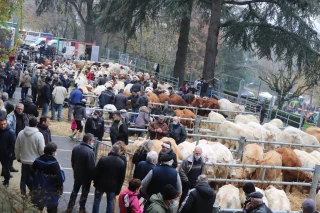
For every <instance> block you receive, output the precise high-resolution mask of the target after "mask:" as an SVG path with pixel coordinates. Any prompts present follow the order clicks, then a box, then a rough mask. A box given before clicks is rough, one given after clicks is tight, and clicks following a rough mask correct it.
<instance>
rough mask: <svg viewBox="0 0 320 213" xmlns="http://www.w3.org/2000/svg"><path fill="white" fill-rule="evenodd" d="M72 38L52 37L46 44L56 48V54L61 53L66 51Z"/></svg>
mask: <svg viewBox="0 0 320 213" xmlns="http://www.w3.org/2000/svg"><path fill="white" fill-rule="evenodd" d="M72 41H73V40H72V39H65V38H53V39H52V40H51V41H49V42H48V46H50V47H55V48H56V54H58V55H63V54H65V53H66V51H67V44H68V42H72Z"/></svg>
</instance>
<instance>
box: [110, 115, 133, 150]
mask: <svg viewBox="0 0 320 213" xmlns="http://www.w3.org/2000/svg"><path fill="white" fill-rule="evenodd" d="M112 118H113V122H112V124H111V127H110V138H111V143H112V145H113V144H115V143H116V142H117V141H119V140H120V141H123V142H124V143H125V144H126V145H128V142H129V136H128V134H129V130H128V123H127V120H126V119H123V118H121V116H120V111H115V112H112Z"/></svg>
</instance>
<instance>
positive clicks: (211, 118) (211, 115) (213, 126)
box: [204, 111, 226, 131]
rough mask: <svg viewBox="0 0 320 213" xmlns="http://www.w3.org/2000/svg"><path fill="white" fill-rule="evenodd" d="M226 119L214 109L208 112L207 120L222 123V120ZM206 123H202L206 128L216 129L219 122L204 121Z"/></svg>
mask: <svg viewBox="0 0 320 213" xmlns="http://www.w3.org/2000/svg"><path fill="white" fill-rule="evenodd" d="M225 120H226V119H225V118H224V117H223V116H222V115H221V114H219V113H216V112H214V111H211V112H210V113H209V114H208V118H207V121H215V122H218V123H222V122H224V121H225ZM205 124H206V125H204V126H205V127H207V128H208V129H210V130H212V131H217V128H218V125H219V124H215V123H205Z"/></svg>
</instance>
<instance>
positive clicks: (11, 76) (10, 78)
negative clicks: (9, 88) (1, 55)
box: [4, 70, 13, 85]
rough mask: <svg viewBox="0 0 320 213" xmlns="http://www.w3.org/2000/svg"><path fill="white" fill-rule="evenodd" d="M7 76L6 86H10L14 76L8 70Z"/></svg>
mask: <svg viewBox="0 0 320 213" xmlns="http://www.w3.org/2000/svg"><path fill="white" fill-rule="evenodd" d="M5 75H6V76H7V78H6V80H5V82H4V83H5V85H10V84H12V83H13V75H12V72H11V71H9V70H7V71H6V72H5Z"/></svg>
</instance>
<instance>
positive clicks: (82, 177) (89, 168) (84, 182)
mask: <svg viewBox="0 0 320 213" xmlns="http://www.w3.org/2000/svg"><path fill="white" fill-rule="evenodd" d="M93 144H94V136H93V135H92V134H90V133H88V134H85V135H84V136H83V141H82V142H81V143H79V144H78V145H76V146H75V147H74V148H73V149H72V155H71V165H72V169H73V177H74V184H73V190H72V193H71V195H70V200H69V203H68V209H67V211H66V213H71V212H72V209H73V207H74V205H75V202H76V199H77V195H78V192H79V190H80V187H82V193H81V197H80V211H79V212H85V210H86V207H85V206H86V202H87V197H88V194H89V191H90V185H91V181H92V179H93V173H94V167H95V163H94V153H93V150H92V146H93Z"/></svg>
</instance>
